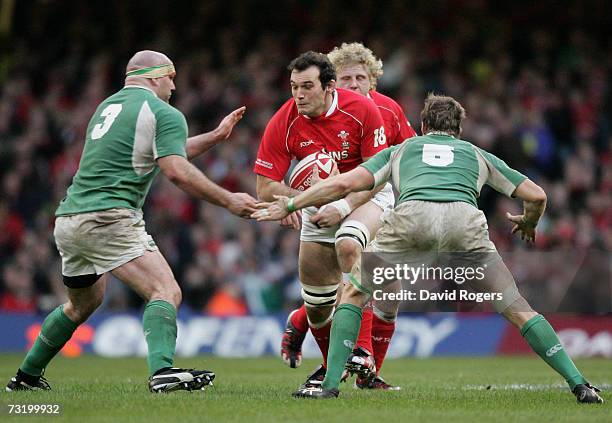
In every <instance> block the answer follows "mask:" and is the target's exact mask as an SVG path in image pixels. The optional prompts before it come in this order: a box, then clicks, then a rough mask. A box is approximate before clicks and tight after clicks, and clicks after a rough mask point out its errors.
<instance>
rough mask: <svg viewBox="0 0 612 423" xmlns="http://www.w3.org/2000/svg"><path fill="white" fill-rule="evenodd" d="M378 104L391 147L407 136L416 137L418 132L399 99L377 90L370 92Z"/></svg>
mask: <svg viewBox="0 0 612 423" xmlns="http://www.w3.org/2000/svg"><path fill="white" fill-rule="evenodd" d="M368 94H369V95H370V98H371V99H372V100H373V101H374V103H375V104H376V105H377V106H378V110H379V111H380V115H381V116H382V118H383V121H384V123H385V131H386V135H387V142H388V144H389V147H390V146H392V145H398V144H401V143H402V142H404V140H405V139H406V138H412V137H416V136H417V133H416V132H415V130H414V129H413V128H412V126H410V122H409V121H408V118H407V117H406V115H405V114H404V111H403V110H402V106H400V105H399V104H398V103H397V101H395V100H393V99H392V98H391V97H387V96H386V95H384V94H381V93H379V92H377V91H370V92H369V93H368Z"/></svg>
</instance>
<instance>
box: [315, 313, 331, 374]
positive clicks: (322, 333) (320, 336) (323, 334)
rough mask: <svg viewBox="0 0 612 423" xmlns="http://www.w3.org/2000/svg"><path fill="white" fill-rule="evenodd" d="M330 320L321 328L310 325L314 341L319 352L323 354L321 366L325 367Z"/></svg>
mask: <svg viewBox="0 0 612 423" xmlns="http://www.w3.org/2000/svg"><path fill="white" fill-rule="evenodd" d="M331 324H332V322H331V320H330V321H329V322H328V323H327V324H326V325H325V326H323V327H321V328H313V327H312V326H311V327H310V332H312V336H313V337H314V339H315V341H317V344H318V345H319V349H320V350H321V354H323V367H325V368H327V351H328V350H329V332H330V331H331Z"/></svg>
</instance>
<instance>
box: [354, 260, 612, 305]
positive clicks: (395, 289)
mask: <svg viewBox="0 0 612 423" xmlns="http://www.w3.org/2000/svg"><path fill="white" fill-rule="evenodd" d="M610 263H612V261H611V255H610V253H609V252H606V251H598V250H592V251H586V252H581V253H580V254H577V253H576V252H574V251H561V252H535V251H517V252H512V253H501V254H499V253H497V252H494V253H490V252H487V253H458V252H445V253H371V252H370V253H363V255H362V262H361V269H360V272H358V273H357V277H356V278H354V281H353V283H356V284H357V285H358V287H360V288H361V290H362V291H365V292H368V293H369V294H371V296H372V299H373V300H374V301H378V302H389V301H397V302H400V304H399V309H400V311H413V312H429V311H500V310H503V309H504V308H505V307H507V306H508V305H510V304H512V303H513V302H514V301H516V299H517V298H519V296H523V297H524V298H525V299H526V300H527V302H528V303H529V304H530V305H531V306H532V307H534V308H536V309H538V310H539V311H541V312H579V313H609V312H612V295H611V292H612V279H611V278H610V273H611V272H610V268H611V266H610Z"/></svg>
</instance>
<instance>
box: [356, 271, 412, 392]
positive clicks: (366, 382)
mask: <svg viewBox="0 0 612 423" xmlns="http://www.w3.org/2000/svg"><path fill="white" fill-rule="evenodd" d="M401 288H402V285H401V283H400V282H399V281H396V282H394V283H392V284H390V285H387V286H385V292H399V291H400V290H401ZM372 301H373V307H372V309H373V322H372V347H373V350H374V364H375V366H376V374H375V375H374V377H371V378H357V379H356V380H355V387H356V388H359V389H379V390H385V391H399V390H400V389H401V387H399V386H394V385H391V384H389V383H387V382H386V381H385V380H384V379H383V378H382V377H381V376H380V371H381V368H382V365H383V362H384V360H385V357H386V354H387V350H388V348H389V343H390V342H391V338H392V336H393V333H394V332H395V321H396V319H397V313H398V308H399V302H397V301H375V300H372Z"/></svg>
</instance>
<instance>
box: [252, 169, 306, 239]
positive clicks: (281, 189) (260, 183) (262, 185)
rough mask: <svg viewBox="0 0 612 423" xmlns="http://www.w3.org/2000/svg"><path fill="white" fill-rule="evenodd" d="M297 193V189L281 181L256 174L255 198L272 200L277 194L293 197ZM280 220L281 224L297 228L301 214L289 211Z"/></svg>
mask: <svg viewBox="0 0 612 423" xmlns="http://www.w3.org/2000/svg"><path fill="white" fill-rule="evenodd" d="M298 193H299V191H298V190H296V189H293V188H291V187H288V186H287V185H285V184H284V183H282V182H278V181H275V180H273V179H270V178H268V177H266V176H262V175H257V198H259V199H260V200H265V201H274V199H275V198H276V197H275V196H277V195H284V196H288V197H293V196H295V195H297V194H298ZM280 220H281V222H280V224H281V226H288V227H292V228H293V229H295V230H298V229H300V227H301V221H302V214H301V213H300V212H299V211H298V212H295V213H289V214H288V215H287V216H285V217H284V218H282V219H280Z"/></svg>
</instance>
